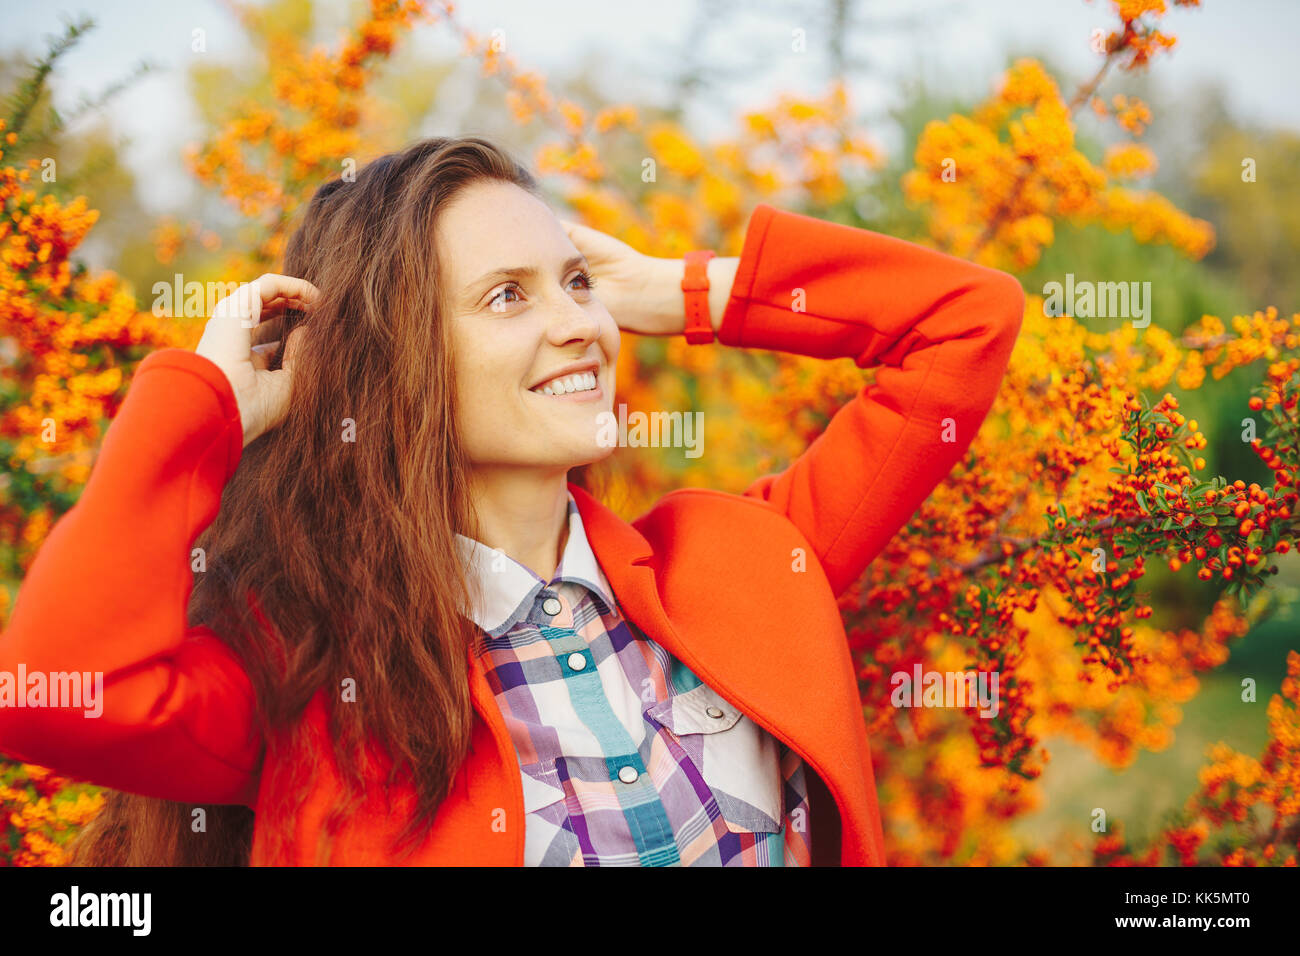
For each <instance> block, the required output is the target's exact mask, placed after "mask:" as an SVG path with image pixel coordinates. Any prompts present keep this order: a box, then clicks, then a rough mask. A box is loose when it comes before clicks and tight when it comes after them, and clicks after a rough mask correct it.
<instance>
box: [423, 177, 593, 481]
mask: <svg viewBox="0 0 1300 956" xmlns="http://www.w3.org/2000/svg"><path fill="white" fill-rule="evenodd" d="M437 242H438V250H439V253H440V256H441V261H442V268H443V279H444V282H445V283H446V294H447V300H446V301H447V306H446V308H447V321H448V322H449V323H450V331H451V341H452V348H453V349H454V356H453V363H454V365H455V369H456V399H457V405H458V410H459V411H458V422H457V424H458V426H459V428H460V432H461V435H462V440H463V441H464V443H465V447H466V449H467V451H468V453H469V457H470V460H471V461H472V462H473V464H474V466H475V468H482V467H493V466H496V467H502V466H504V467H536V466H554V467H557V468H561V469H568V468H570V467H573V466H575V465H582V464H586V463H588V462H592V461H597V460H599V459H601V458H604V457H605V456H606V455H608V454H609V453H610V452H611V451H612V448H611V447H609V446H608V445H602V444H600V443H599V442H598V441H597V435H598V434H599V431H600V425H601V418H600V417H599V416H600V415H601V413H602V412H609V411H611V409H612V408H613V402H614V384H615V383H614V374H615V363H616V360H617V359H618V349H619V331H618V325H617V324H616V323H615V322H614V320H613V318H612V317H611V316H610V314H609V312H608V310H606V308H605V307H604V306H603V305H601V303H600V300H599V299H597V298H596V296H595V294H594V293H593V292H592V291H591V290H590V288H588V286H587V283H586V281H585V280H584V278H583V270H584V268H585V266H586V261H585V260H584V259H583V258H582V255H581V254H580V253H579V252H578V249H577V247H576V246H574V244H573V242H572V241H571V240H570V239H569V237H568V234H567V233H566V232H565V231H564V227H563V226H562V225H561V224H560V221H559V219H557V218H556V216H555V214H554V213H553V212H551V210H550V208H549V207H548V206H547V205H546V204H545V203H544V202H542V201H541V200H539V199H537V198H536V197H535V196H533V195H531V194H530V193H528V192H527V191H526V190H524V189H521V188H520V187H518V186H516V185H514V184H513V183H506V182H500V181H497V180H490V181H479V182H476V183H473V184H472V185H470V186H467V187H465V188H464V189H462V190H461V191H460V192H459V193H458V194H457V195H456V197H455V199H454V200H453V201H452V202H451V203H450V204H449V205H448V206H447V207H446V208H444V209H443V210H442V212H441V213H440V216H439V220H438V228H437ZM557 376H558V377H559V379H560V380H561V381H560V382H556V381H555V379H556V378H557ZM571 376H572V377H571ZM593 378H594V383H595V388H594V389H592V388H589V386H590V385H591V384H592V381H593ZM561 383H562V384H561ZM544 387H547V389H548V390H549V391H550V392H552V393H553V394H546V393H545V392H544V391H543V388H544Z"/></svg>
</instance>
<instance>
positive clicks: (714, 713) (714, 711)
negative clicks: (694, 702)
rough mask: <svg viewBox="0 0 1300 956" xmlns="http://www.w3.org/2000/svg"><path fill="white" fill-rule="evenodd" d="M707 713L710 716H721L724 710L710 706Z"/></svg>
mask: <svg viewBox="0 0 1300 956" xmlns="http://www.w3.org/2000/svg"><path fill="white" fill-rule="evenodd" d="M705 713H706V714H708V715H709V716H710V717H721V716H722V711H720V710H718V708H716V707H710V708H708V709H707V710H706V711H705Z"/></svg>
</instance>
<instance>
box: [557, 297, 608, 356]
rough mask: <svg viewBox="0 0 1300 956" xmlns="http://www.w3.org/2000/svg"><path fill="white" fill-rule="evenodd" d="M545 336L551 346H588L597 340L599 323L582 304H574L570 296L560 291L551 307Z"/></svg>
mask: <svg viewBox="0 0 1300 956" xmlns="http://www.w3.org/2000/svg"><path fill="white" fill-rule="evenodd" d="M546 334H547V339H548V340H549V341H550V343H551V344H552V345H568V344H570V343H573V342H577V343H579V344H581V345H588V344H590V343H591V342H594V341H595V340H596V339H597V338H599V336H600V323H599V322H598V321H597V319H596V316H594V315H592V314H591V311H590V310H589V309H588V308H584V307H583V305H582V303H580V302H575V301H574V300H573V297H572V296H569V295H567V294H565V293H564V292H563V291H560V292H558V293H557V299H556V302H555V305H554V306H553V307H552V312H551V320H550V322H549V323H548V324H547V329H546Z"/></svg>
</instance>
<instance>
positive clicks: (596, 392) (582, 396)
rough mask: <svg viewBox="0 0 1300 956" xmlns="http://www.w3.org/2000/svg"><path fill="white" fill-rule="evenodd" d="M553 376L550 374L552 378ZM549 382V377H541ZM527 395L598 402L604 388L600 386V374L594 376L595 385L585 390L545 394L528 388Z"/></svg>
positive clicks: (567, 400)
mask: <svg viewBox="0 0 1300 956" xmlns="http://www.w3.org/2000/svg"><path fill="white" fill-rule="evenodd" d="M553 377H554V376H552V378H553ZM543 381H547V382H549V381H550V379H543ZM528 394H529V395H536V396H537V397H538V398H544V399H546V400H547V401H548V402H599V401H601V400H603V399H604V397H605V390H604V389H602V388H601V387H600V376H599V375H598V376H596V387H595V388H593V389H589V390H587V391H585V392H565V393H564V394H563V395H546V394H544V393H542V392H534V391H533V390H532V389H531V388H530V389H529V390H528Z"/></svg>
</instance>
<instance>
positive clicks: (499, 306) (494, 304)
mask: <svg viewBox="0 0 1300 956" xmlns="http://www.w3.org/2000/svg"><path fill="white" fill-rule="evenodd" d="M518 289H519V285H518V284H517V283H514V282H511V283H510V284H509V285H506V286H504V287H503V288H502V289H501V291H500V292H498V293H497V294H496V295H494V296H493V297H492V298H491V299H489V300H488V308H489V309H491V310H492V311H493V312H502V311H504V310H505V307H506V305H508V304H509V303H506V302H502V301H501V297H502V296H503V295H505V294H506V293H507V292H509V293H512V294H515V295H517V294H518V292H517V291H516V290H518Z"/></svg>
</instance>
